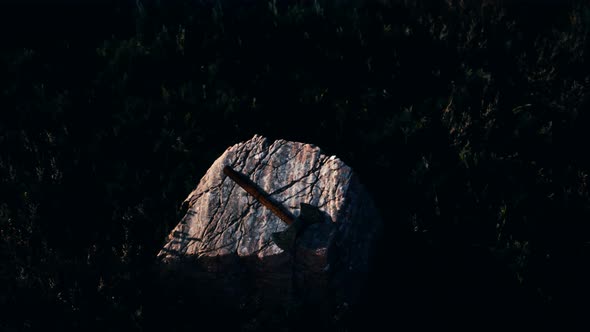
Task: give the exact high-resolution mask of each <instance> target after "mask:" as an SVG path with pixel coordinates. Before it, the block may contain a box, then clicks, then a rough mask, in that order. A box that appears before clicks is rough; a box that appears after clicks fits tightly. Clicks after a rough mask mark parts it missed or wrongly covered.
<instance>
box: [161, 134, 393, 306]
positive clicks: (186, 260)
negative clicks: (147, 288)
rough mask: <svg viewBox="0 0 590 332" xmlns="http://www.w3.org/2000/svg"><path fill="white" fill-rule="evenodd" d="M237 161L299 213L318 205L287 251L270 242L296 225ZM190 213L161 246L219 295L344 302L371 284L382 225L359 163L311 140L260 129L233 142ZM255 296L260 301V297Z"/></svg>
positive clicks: (178, 266)
mask: <svg viewBox="0 0 590 332" xmlns="http://www.w3.org/2000/svg"><path fill="white" fill-rule="evenodd" d="M226 165H229V166H231V167H232V168H233V169H235V170H236V171H238V172H241V173H243V174H245V175H246V176H248V177H249V178H250V179H251V180H252V181H253V182H254V183H256V184H257V185H258V186H259V187H260V188H262V189H263V190H264V191H266V192H267V193H268V194H269V195H270V198H271V199H273V200H274V201H276V202H279V203H281V204H283V205H284V207H285V208H286V209H287V210H289V211H290V212H291V213H292V214H293V215H297V214H298V212H299V209H300V203H308V204H311V205H314V206H317V207H319V208H320V209H321V211H323V212H325V214H326V222H324V223H317V224H313V225H311V226H310V227H308V228H307V229H306V230H305V231H304V232H303V233H302V234H301V235H300V236H299V237H298V239H297V242H296V245H295V249H294V250H293V251H292V252H285V251H283V250H282V249H280V248H279V247H277V246H276V245H275V244H274V243H273V242H272V240H271V234H272V233H273V232H277V231H281V230H284V229H285V228H286V227H287V225H286V224H285V223H284V222H283V221H281V220H280V219H279V218H278V217H276V216H275V215H273V213H272V212H271V211H270V210H268V209H267V208H265V207H264V206H262V205H261V204H260V203H259V202H257V201H256V200H255V199H254V197H252V196H251V195H250V194H248V193H247V192H246V191H245V190H243V189H242V188H241V187H239V186H238V185H236V183H235V182H233V181H232V180H231V179H230V178H228V177H226V176H225V175H224V173H223V168H224V166H226ZM184 206H185V208H186V215H185V216H184V218H182V220H181V221H180V223H179V224H178V225H177V226H176V227H175V228H174V230H173V231H172V232H171V233H170V235H169V236H168V239H167V243H166V244H165V246H164V247H163V249H162V250H161V251H160V253H159V254H158V259H159V261H160V262H161V263H162V265H161V266H162V267H163V271H168V272H170V271H173V274H175V275H178V274H181V275H183V276H188V277H187V278H188V279H189V280H191V281H192V282H194V284H196V285H201V286H202V288H203V289H208V290H215V294H216V298H217V301H219V302H224V303H226V304H227V303H234V304H235V305H244V303H252V302H253V301H254V302H256V303H258V304H260V305H261V306H265V305H272V306H275V305H276V304H280V303H282V304H285V305H289V303H293V301H300V300H303V301H305V302H306V303H316V304H321V306H325V304H326V303H330V305H333V306H339V307H340V308H342V307H343V306H344V307H346V306H348V305H349V304H352V303H354V301H355V299H356V298H357V296H358V295H359V292H361V291H362V288H363V286H364V285H365V283H364V281H365V279H366V276H367V273H368V269H369V259H370V256H371V254H372V251H373V250H374V247H375V239H376V237H377V234H378V232H379V230H380V227H381V220H380V217H379V214H378V212H377V210H376V208H375V206H374V204H373V202H372V200H371V198H370V197H369V195H368V194H367V192H366V191H365V189H364V188H363V186H362V185H361V184H360V182H359V181H358V178H357V177H356V176H355V174H354V172H353V171H352V169H351V168H350V167H348V166H347V165H345V164H344V163H343V162H342V161H341V160H340V159H338V158H337V157H335V156H327V155H324V154H323V153H322V152H321V150H320V149H319V148H318V147H316V146H314V145H311V144H304V143H298V142H289V141H285V140H276V141H274V142H273V141H271V140H269V139H267V138H264V137H261V136H254V137H253V138H252V139H250V140H248V141H246V142H242V143H239V144H236V145H234V146H231V147H229V148H228V149H227V150H226V151H225V152H224V153H223V154H222V155H221V156H220V157H219V158H218V159H217V160H216V161H215V162H214V163H213V165H211V167H210V168H209V170H208V171H207V173H206V174H205V176H203V178H202V179H201V181H200V182H199V184H198V185H197V187H196V189H195V190H193V192H191V193H190V195H189V196H188V197H187V198H186V200H185V203H184ZM253 299H255V300H253Z"/></svg>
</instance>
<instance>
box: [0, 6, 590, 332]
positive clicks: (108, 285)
mask: <svg viewBox="0 0 590 332" xmlns="http://www.w3.org/2000/svg"><path fill="white" fill-rule="evenodd" d="M589 29H590V5H588V4H587V3H585V2H583V1H559V2H558V1H483V0H481V1H475V0H474V1H468V0H447V1H423V2H415V1H402V0H380V1H377V0H367V1H360V0H359V1H355V0H325V1H323V0H313V1H312V0H309V1H307V0H294V1H290V0H270V1H266V0H265V1H254V0H241V1H229V0H228V1H221V0H219V1H214V0H179V1H157V0H156V1H151V0H137V1H104V2H98V1H92V2H87V3H84V1H82V4H81V3H74V2H66V1H62V2H59V1H56V2H53V3H49V1H45V2H38V3H37V2H26V1H25V3H17V2H16V1H15V2H2V3H1V5H0V31H1V32H0V36H1V39H0V42H1V46H0V330H2V331H37V330H48V331H51V330H56V331H119V330H121V331H122V330H125V331H163V330H171V331H175V330H182V331H185V330H199V329H204V327H205V326H213V327H215V326H218V327H219V326H221V325H220V324H221V323H220V322H224V324H226V325H228V326H229V327H231V328H232V329H233V330H262V329H271V330H280V329H283V330H299V329H303V328H309V326H307V327H305V323H304V321H305V319H302V318H301V317H305V313H304V312H296V311H295V312H290V313H287V314H286V316H285V317H286V318H285V319H284V320H281V321H279V322H276V321H273V320H269V322H256V324H254V323H253V322H252V319H251V317H250V316H249V315H250V313H248V311H247V310H246V311H244V312H228V311H225V310H224V309H223V308H218V307H216V306H215V304H214V303H207V302H205V301H204V300H203V301H201V300H200V299H199V298H198V297H196V298H195V297H194V296H191V297H188V296H183V295H182V294H177V295H170V294H163V293H162V292H160V291H158V289H159V287H160V286H159V285H160V284H159V280H158V277H157V273H156V272H154V259H155V255H156V254H157V252H158V251H159V250H160V249H161V248H162V245H163V243H164V239H165V237H166V235H167V234H168V233H169V232H170V230H171V229H172V228H173V227H174V226H175V225H176V224H177V223H178V221H179V220H180V218H181V217H182V215H181V211H180V210H179V208H180V206H181V203H182V201H183V200H184V199H185V198H186V196H187V195H188V194H189V193H190V192H191V190H192V189H193V188H194V187H195V186H196V184H197V183H198V182H199V179H200V178H201V177H202V176H203V175H204V173H205V171H206V170H207V169H208V168H209V166H210V165H211V163H212V162H213V161H214V160H215V159H216V158H217V157H218V156H219V155H220V154H221V153H222V152H223V151H224V150H225V149H226V148H227V147H228V146H230V145H233V144H235V143H238V142H241V141H244V140H247V139H249V138H251V137H252V136H253V135H254V134H259V135H264V136H267V137H270V138H277V139H278V138H282V139H288V140H293V141H298V142H308V143H312V144H315V145H317V146H319V147H321V148H322V150H324V151H325V152H326V153H329V154H335V155H337V156H338V157H340V158H341V159H342V160H343V161H344V162H346V163H347V164H348V165H350V166H351V167H352V168H353V169H354V170H355V171H356V172H357V173H358V176H359V178H360V179H361V181H362V182H363V184H364V185H365V186H366V187H367V189H368V191H369V192H370V193H371V194H372V197H373V199H374V201H375V202H376V204H377V206H378V208H379V210H380V212H381V215H382V217H383V220H384V221H385V228H384V230H383V234H382V239H381V241H380V244H379V250H378V252H377V254H376V255H375V257H373V264H372V266H373V267H374V268H373V270H372V271H371V273H370V276H369V279H370V280H371V282H370V283H369V285H367V291H366V293H365V296H363V298H362V299H361V300H360V304H359V305H358V306H357V307H355V308H353V310H352V311H351V313H350V315H349V316H347V317H345V318H342V319H340V318H332V319H327V322H326V321H324V322H323V323H322V324H324V325H322V327H321V329H323V330H339V331H340V330H341V331H345V330H371V329H372V327H375V326H380V325H384V326H385V327H386V328H387V329H390V328H391V329H393V330H395V329H401V330H406V329H409V330H416V329H417V330H420V329H422V328H439V329H443V328H445V327H466V328H469V329H470V330H474V331H479V330H485V329H486V328H490V327H494V328H501V329H502V330H515V329H520V330H533V329H551V330H587V329H588V328H589V327H588V324H589V322H588V320H587V315H588V310H590V305H589V303H590V302H589V301H588V297H589V296H590V286H589V285H590V284H589V280H590V195H589V188H588V182H589V179H588V176H589V174H590V157H589V156H588V150H586V149H587V148H588V146H587V142H590V71H589V70H588V68H589V67H588V63H587V62H588V59H590V57H589V56H588V54H589V52H590V48H589V46H590V44H589V41H588V38H589V31H590V30H589ZM194 287H195V288H196V290H197V292H198V290H199V285H194ZM228 316H230V317H228ZM230 321H231V322H230ZM408 324H409V325H408ZM407 326H410V327H411V328H407ZM318 328H320V327H318Z"/></svg>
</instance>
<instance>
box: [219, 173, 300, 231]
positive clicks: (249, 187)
mask: <svg viewBox="0 0 590 332" xmlns="http://www.w3.org/2000/svg"><path fill="white" fill-rule="evenodd" d="M223 173H224V174H225V175H227V176H228V177H229V178H230V179H232V180H233V181H234V182H235V183H237V184H238V185H239V186H240V187H242V189H244V190H245V191H246V192H248V193H249V194H250V195H252V196H254V198H255V199H256V200H257V201H259V202H260V204H262V205H264V206H265V207H266V208H267V209H269V210H270V211H272V213H274V215H275V216H277V217H279V218H280V219H281V220H282V221H284V222H285V223H286V224H287V225H291V224H292V223H293V222H294V221H295V220H294V219H293V216H292V215H291V214H290V213H289V212H288V211H287V210H286V209H285V208H284V207H283V206H281V205H278V204H276V203H274V202H272V201H271V200H270V199H269V197H268V195H267V194H266V193H265V192H263V191H262V190H260V188H258V186H257V185H256V184H255V183H254V182H252V180H250V179H248V178H247V177H246V176H244V175H243V174H241V173H238V172H236V171H234V170H233V169H232V168H231V167H230V166H225V167H224V168H223Z"/></svg>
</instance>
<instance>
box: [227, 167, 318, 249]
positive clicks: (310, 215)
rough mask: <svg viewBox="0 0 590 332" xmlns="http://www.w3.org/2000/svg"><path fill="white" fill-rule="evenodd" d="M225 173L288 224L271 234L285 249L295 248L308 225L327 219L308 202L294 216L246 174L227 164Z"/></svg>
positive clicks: (302, 204)
mask: <svg viewBox="0 0 590 332" xmlns="http://www.w3.org/2000/svg"><path fill="white" fill-rule="evenodd" d="M223 173H224V174H225V175H227V176H228V177H229V178H230V179H232V180H233V181H234V182H235V183H237V184H238V185H239V186H240V187H242V189H244V190H245V191H246V192H247V193H249V194H250V195H252V196H253V197H254V198H255V199H256V200H257V201H258V202H260V204H262V205H263V206H264V207H266V208H267V209H269V210H270V211H271V212H272V213H273V214H274V215H275V216H277V217H279V219H281V220H282V221H283V222H284V223H285V224H287V225H288V227H287V228H286V229H285V230H284V231H282V232H275V233H272V235H271V238H272V241H273V242H274V243H275V244H276V245H277V247H279V248H281V249H283V250H285V251H291V250H292V249H293V247H294V245H295V240H296V238H297V236H298V235H299V234H300V233H301V232H303V230H304V229H305V228H307V226H309V225H311V224H315V223H318V222H322V221H324V220H325V217H324V214H323V212H322V211H320V209H319V208H318V207H316V206H313V205H310V204H306V203H300V207H301V210H300V212H299V215H298V216H297V217H293V215H292V214H291V213H290V212H289V210H287V208H285V207H284V206H283V205H281V204H278V203H276V202H274V201H273V200H272V199H271V198H270V196H269V195H268V194H267V193H266V192H264V190H262V189H260V187H258V186H257V185H256V184H255V183H254V182H252V180H250V179H249V178H248V177H246V176H245V175H244V174H242V173H239V172H236V171H235V170H234V169H233V168H231V167H230V166H225V167H224V168H223Z"/></svg>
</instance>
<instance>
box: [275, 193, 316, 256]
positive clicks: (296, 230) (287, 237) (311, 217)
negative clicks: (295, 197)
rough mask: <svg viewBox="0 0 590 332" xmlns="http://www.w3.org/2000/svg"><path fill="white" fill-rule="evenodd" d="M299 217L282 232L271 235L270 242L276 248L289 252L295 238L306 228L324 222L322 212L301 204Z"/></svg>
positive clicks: (314, 207) (311, 206)
mask: <svg viewBox="0 0 590 332" xmlns="http://www.w3.org/2000/svg"><path fill="white" fill-rule="evenodd" d="M300 207H301V209H300V211H299V216H297V218H295V221H294V222H293V223H292V224H291V225H289V226H288V227H287V228H286V229H285V230H284V231H282V232H276V233H272V235H271V238H272V241H273V242H274V243H275V244H276V245H277V247H279V248H281V249H283V250H285V251H291V250H292V249H293V247H294V246H295V240H296V239H297V236H298V235H299V234H301V232H303V231H304V230H305V228H307V226H309V225H311V224H315V223H320V222H324V221H325V220H326V217H325V214H324V212H322V211H321V210H320V209H319V208H318V207H317V206H314V205H310V204H306V203H301V204H300Z"/></svg>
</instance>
